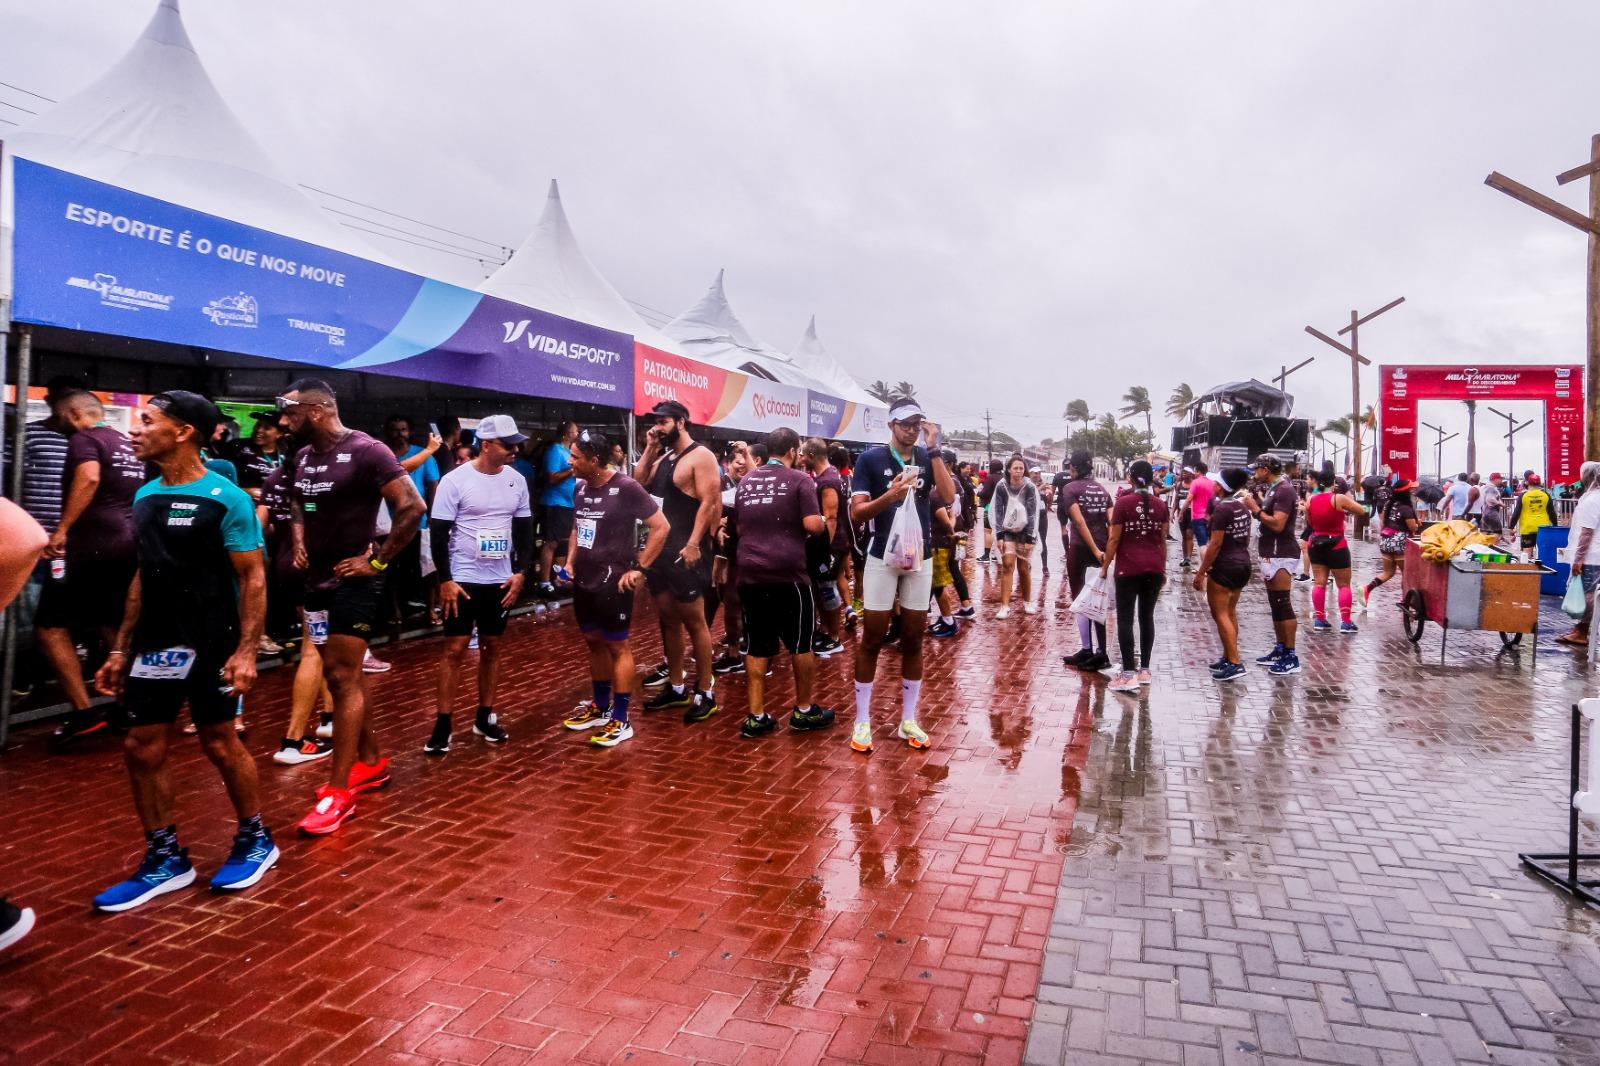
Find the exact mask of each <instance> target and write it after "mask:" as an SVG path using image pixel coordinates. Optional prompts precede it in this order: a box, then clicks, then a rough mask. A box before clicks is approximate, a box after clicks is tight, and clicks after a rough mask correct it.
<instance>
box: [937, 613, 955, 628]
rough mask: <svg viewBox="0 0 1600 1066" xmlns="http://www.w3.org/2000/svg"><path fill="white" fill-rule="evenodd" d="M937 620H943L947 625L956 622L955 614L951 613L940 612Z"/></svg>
mask: <svg viewBox="0 0 1600 1066" xmlns="http://www.w3.org/2000/svg"><path fill="white" fill-rule="evenodd" d="M939 621H941V622H943V623H944V624H945V625H947V626H953V625H955V624H956V616H955V615H953V614H941V615H940V616H939Z"/></svg>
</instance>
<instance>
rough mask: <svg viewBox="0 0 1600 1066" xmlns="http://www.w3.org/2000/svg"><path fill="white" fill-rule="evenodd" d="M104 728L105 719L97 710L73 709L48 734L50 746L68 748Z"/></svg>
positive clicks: (102, 730) (100, 731)
mask: <svg viewBox="0 0 1600 1066" xmlns="http://www.w3.org/2000/svg"><path fill="white" fill-rule="evenodd" d="M105 729H106V719H105V716H104V715H102V714H101V713H100V712H99V711H95V710H88V711H73V712H72V713H71V714H69V715H67V720H66V721H65V722H62V723H61V724H60V725H59V726H57V727H56V731H55V732H54V733H52V734H50V746H51V747H53V748H56V749H57V750H60V749H62V748H68V747H71V746H72V745H73V744H75V743H77V742H78V741H80V740H82V739H84V738H85V737H90V736H93V735H94V734H96V733H102V732H104V731H105Z"/></svg>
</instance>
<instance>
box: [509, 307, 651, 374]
mask: <svg viewBox="0 0 1600 1066" xmlns="http://www.w3.org/2000/svg"><path fill="white" fill-rule="evenodd" d="M532 324H533V320H532V319H528V318H524V319H522V320H521V321H520V322H502V323H500V328H501V329H503V330H505V343H506V344H516V343H517V342H518V341H526V342H527V345H528V347H529V348H532V349H533V350H534V351H536V352H543V353H544V354H545V355H554V356H558V357H560V358H562V359H571V360H574V361H580V360H581V361H582V362H586V363H592V364H594V365H595V366H616V365H617V364H618V363H620V362H622V353H621V352H613V351H610V350H608V349H605V348H596V347H595V346H594V345H592V344H583V343H581V342H579V341H564V340H562V339H560V338H559V337H546V336H545V335H544V334H543V333H529V332H528V327H529V326H531V325H532Z"/></svg>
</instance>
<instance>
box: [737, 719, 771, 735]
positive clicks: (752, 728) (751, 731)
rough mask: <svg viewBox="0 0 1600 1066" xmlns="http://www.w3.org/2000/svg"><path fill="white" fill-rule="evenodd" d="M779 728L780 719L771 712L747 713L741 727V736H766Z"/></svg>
mask: <svg viewBox="0 0 1600 1066" xmlns="http://www.w3.org/2000/svg"><path fill="white" fill-rule="evenodd" d="M776 728H778V720H777V719H776V718H774V717H772V715H770V714H762V715H755V714H747V715H745V719H744V724H743V725H741V726H740V727H739V735H740V736H741V737H764V736H766V735H767V734H768V733H770V732H772V731H773V730H774V729H776Z"/></svg>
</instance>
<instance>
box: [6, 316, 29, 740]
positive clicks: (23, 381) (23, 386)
mask: <svg viewBox="0 0 1600 1066" xmlns="http://www.w3.org/2000/svg"><path fill="white" fill-rule="evenodd" d="M7 310H8V311H9V307H8V308H7ZM6 321H7V322H8V323H9V321H10V320H9V317H8V318H7V320H6ZM18 333H19V334H20V336H19V338H18V343H17V403H16V409H17V429H16V436H15V439H14V440H13V443H12V455H13V456H14V458H13V460H12V463H11V499H12V502H14V503H17V504H19V505H20V503H21V502H22V446H23V444H24V443H26V441H27V439H28V377H29V375H30V373H31V372H32V369H33V368H32V366H31V364H32V362H33V331H32V330H30V329H29V328H28V327H27V326H22V327H20V328H19V330H18ZM5 337H6V334H5V333H4V332H0V378H3V377H4V376H5V359H4V355H5V348H4V347H3V346H4V344H5ZM17 629H18V626H17V604H16V602H15V601H13V602H12V604H11V606H9V607H7V608H6V616H5V665H4V667H3V668H0V752H3V751H4V750H5V746H6V740H7V739H9V738H10V736H11V700H12V696H11V686H12V684H13V683H14V682H15V681H16V677H17V637H18V632H17Z"/></svg>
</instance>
